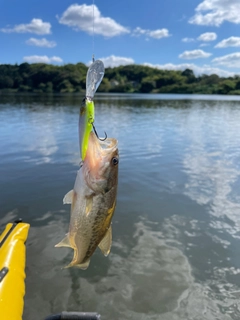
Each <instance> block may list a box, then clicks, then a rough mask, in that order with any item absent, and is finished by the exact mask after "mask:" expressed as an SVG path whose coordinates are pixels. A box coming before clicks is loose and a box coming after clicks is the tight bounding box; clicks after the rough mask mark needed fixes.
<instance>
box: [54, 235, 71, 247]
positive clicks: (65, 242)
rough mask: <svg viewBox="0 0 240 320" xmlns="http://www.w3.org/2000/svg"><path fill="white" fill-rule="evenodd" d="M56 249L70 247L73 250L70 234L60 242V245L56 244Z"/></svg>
mask: <svg viewBox="0 0 240 320" xmlns="http://www.w3.org/2000/svg"><path fill="white" fill-rule="evenodd" d="M55 247H56V248H59V247H69V248H72V246H71V244H70V241H69V234H68V233H67V234H66V237H65V238H63V239H62V241H60V242H59V243H57V244H55Z"/></svg>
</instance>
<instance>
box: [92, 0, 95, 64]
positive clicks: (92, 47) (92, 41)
mask: <svg viewBox="0 0 240 320" xmlns="http://www.w3.org/2000/svg"><path fill="white" fill-rule="evenodd" d="M92 8H93V10H92V13H93V15H92V19H93V25H92V28H93V37H92V49H93V54H92V62H94V60H95V59H94V0H93V4H92Z"/></svg>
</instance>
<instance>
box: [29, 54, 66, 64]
mask: <svg viewBox="0 0 240 320" xmlns="http://www.w3.org/2000/svg"><path fill="white" fill-rule="evenodd" d="M23 60H24V61H26V62H28V63H61V62H63V60H62V59H61V58H59V57H56V56H53V57H51V58H49V57H48V56H36V55H35V56H27V57H23Z"/></svg>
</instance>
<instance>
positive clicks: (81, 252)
mask: <svg viewBox="0 0 240 320" xmlns="http://www.w3.org/2000/svg"><path fill="white" fill-rule="evenodd" d="M118 162H119V156H118V147H117V140H116V139H114V138H107V139H106V140H104V141H102V140H99V139H98V137H97V136H96V135H95V133H94V132H90V134H89V139H88V148H87V151H86V156H85V159H84V162H83V163H82V166H81V167H80V169H79V171H78V173H77V177H76V181H75V185H74V188H73V190H71V191H69V192H68V193H67V194H66V195H65V197H64V199H63V203H64V204H65V203H69V204H71V216H70V225H69V232H68V233H67V235H66V237H65V238H64V239H63V240H62V241H61V242H60V243H58V244H57V245H56V246H55V247H70V248H72V249H73V250H74V256H73V259H72V262H71V263H70V264H69V265H68V266H67V267H72V266H76V267H79V268H81V269H87V267H88V265H89V263H90V258H91V256H92V254H93V253H94V251H95V249H96V248H97V246H98V247H99V248H100V249H101V251H102V253H103V254H104V255H105V256H107V255H108V254H109V252H110V249H111V244H112V228H111V220H112V217H113V213H114V209H115V206H116V196H117V181H118ZM67 267H66V268H67Z"/></svg>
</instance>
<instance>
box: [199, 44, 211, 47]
mask: <svg viewBox="0 0 240 320" xmlns="http://www.w3.org/2000/svg"><path fill="white" fill-rule="evenodd" d="M207 46H209V43H201V44H200V45H199V47H207Z"/></svg>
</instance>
